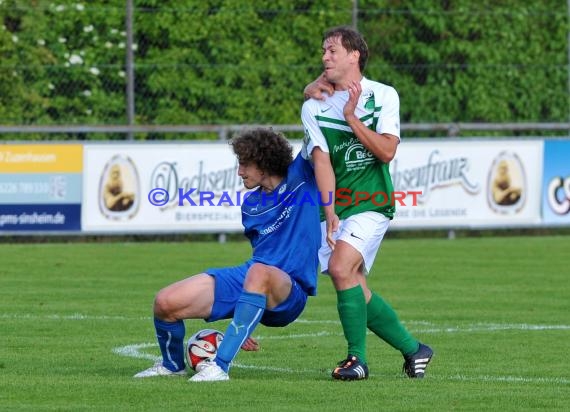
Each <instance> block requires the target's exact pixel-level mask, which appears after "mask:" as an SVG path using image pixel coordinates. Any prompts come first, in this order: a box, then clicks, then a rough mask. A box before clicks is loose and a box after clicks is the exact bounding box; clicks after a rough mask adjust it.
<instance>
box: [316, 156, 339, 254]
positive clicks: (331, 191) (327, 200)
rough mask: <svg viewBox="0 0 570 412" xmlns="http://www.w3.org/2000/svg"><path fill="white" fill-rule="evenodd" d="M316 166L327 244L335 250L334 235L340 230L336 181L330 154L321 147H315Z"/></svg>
mask: <svg viewBox="0 0 570 412" xmlns="http://www.w3.org/2000/svg"><path fill="white" fill-rule="evenodd" d="M312 156H313V162H314V166H315V179H316V180H317V186H318V188H319V193H320V196H321V203H322V204H323V205H324V206H323V211H324V214H325V220H326V223H327V243H328V244H329V246H330V248H331V249H333V250H334V247H335V245H336V241H335V240H334V238H333V233H334V232H336V231H337V230H338V225H339V219H338V216H337V215H336V213H335V210H334V200H335V199H334V196H335V185H336V179H335V175H334V171H333V168H332V165H331V160H330V157H329V154H328V153H326V152H323V151H322V150H321V149H320V147H315V149H313V152H312Z"/></svg>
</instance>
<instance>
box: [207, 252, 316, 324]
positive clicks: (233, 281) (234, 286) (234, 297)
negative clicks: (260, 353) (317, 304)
mask: <svg viewBox="0 0 570 412" xmlns="http://www.w3.org/2000/svg"><path fill="white" fill-rule="evenodd" d="M253 263H254V262H252V261H247V262H246V263H244V264H243V265H240V266H234V267H226V268H210V269H207V270H206V271H205V273H207V274H208V275H210V276H212V277H213V278H214V280H215V287H214V304H213V305H212V313H211V314H210V317H209V318H208V319H206V322H214V321H217V320H220V319H231V318H233V316H234V309H235V307H236V304H237V301H238V299H239V297H240V296H241V293H242V291H243V284H244V282H245V276H246V274H247V271H248V270H249V268H250V267H251V266H252V265H253ZM291 283H292V287H291V293H290V294H289V297H288V298H287V299H286V300H284V301H283V302H281V303H280V304H279V305H277V306H276V307H274V308H273V309H271V310H270V309H265V312H264V313H263V316H262V317H261V321H260V323H261V324H262V325H265V326H271V327H282V326H286V325H288V324H289V323H291V322H293V321H294V320H295V319H297V318H298V317H299V315H301V312H303V309H305V305H306V303H307V294H306V293H305V291H304V290H303V289H301V287H300V286H299V284H298V283H297V282H296V281H295V280H293V279H291Z"/></svg>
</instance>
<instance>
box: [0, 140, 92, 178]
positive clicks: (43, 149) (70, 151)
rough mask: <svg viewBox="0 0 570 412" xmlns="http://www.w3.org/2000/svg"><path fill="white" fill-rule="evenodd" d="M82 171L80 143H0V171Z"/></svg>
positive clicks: (81, 148) (81, 147)
mask: <svg viewBox="0 0 570 412" xmlns="http://www.w3.org/2000/svg"><path fill="white" fill-rule="evenodd" d="M82 171H83V146H82V145H78V144H70V145H62V144H58V145H55V144H54V145H47V144H38V145H36V144H27V145H23V144H22V145H12V144H8V145H0V173H53V172H56V173H81V172H82Z"/></svg>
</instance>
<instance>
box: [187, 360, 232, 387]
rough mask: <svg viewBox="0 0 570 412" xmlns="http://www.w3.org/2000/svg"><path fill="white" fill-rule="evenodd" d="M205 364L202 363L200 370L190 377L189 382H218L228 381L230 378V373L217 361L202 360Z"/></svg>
mask: <svg viewBox="0 0 570 412" xmlns="http://www.w3.org/2000/svg"><path fill="white" fill-rule="evenodd" d="M202 363H203V364H204V365H200V366H201V368H200V372H198V373H196V374H195V375H194V376H192V377H191V378H190V379H188V381H189V382H218V381H227V380H229V379H230V377H229V376H228V374H227V373H226V372H224V370H223V369H222V368H220V367H219V366H218V365H217V364H216V362H213V361H212V362H206V361H204V362H202Z"/></svg>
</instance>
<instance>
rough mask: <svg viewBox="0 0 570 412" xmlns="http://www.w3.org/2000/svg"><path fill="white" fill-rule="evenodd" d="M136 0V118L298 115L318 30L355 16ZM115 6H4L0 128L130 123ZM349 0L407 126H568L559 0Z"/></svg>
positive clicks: (276, 5)
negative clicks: (394, 91) (396, 96)
mask: <svg viewBox="0 0 570 412" xmlns="http://www.w3.org/2000/svg"><path fill="white" fill-rule="evenodd" d="M133 2H134V4H135V10H134V28H135V43H136V49H135V82H136V122H137V123H138V124H252V123H262V124H298V123H300V119H299V112H300V105H301V103H302V89H303V87H304V85H305V84H306V83H307V82H308V81H309V80H311V79H312V78H314V77H315V76H317V75H318V74H319V73H320V70H321V61H320V56H321V36H322V33H323V31H324V30H325V29H326V28H328V27H330V26H333V25H338V24H351V22H352V16H353V13H352V12H353V9H352V7H353V2H352V1H351V0H343V1H325V0H316V1H310V0H307V1H298V0H271V1H269V0H256V1H253V0H176V1H174V0H134V1H133ZM117 3H121V4H120V5H118V4H117ZM123 3H125V4H126V2H124V1H118V0H98V1H89V2H87V1H84V2H81V1H79V0H59V1H53V2H51V1H41V0H27V1H18V0H0V18H1V19H2V22H3V25H2V26H1V27H0V123H1V124H5V125H6V124H9V125H18V124H40V125H50V124H126V123H127V118H126V97H125V90H126V69H125V61H126V58H125V54H126V53H125V52H126V46H125V45H126V35H125V16H126V5H125V4H123ZM357 4H358V11H359V13H358V28H359V30H360V31H361V32H362V33H363V34H364V35H365V37H366V39H367V41H368V43H369V46H370V49H371V58H370V61H369V64H368V67H367V70H366V73H365V74H366V75H367V76H368V77H370V78H372V79H375V80H379V81H382V82H385V83H388V84H391V85H393V86H394V87H396V89H397V90H398V92H399V93H400V97H401V117H402V122H412V123H420V122H567V121H568V119H569V116H570V102H569V89H568V75H569V67H568V47H569V45H568V43H567V41H568V40H567V39H568V29H569V27H568V10H567V4H566V2H565V1H562V0H542V1H538V0H536V1H527V2H522V1H520V0H478V1H477V2H474V1H471V0H446V1H442V0H408V1H403V0H385V1H381V0H376V1H372V0H368V1H365V0H361V1H358V3H357ZM0 137H2V136H0ZM10 137H11V138H13V137H15V136H10ZM27 137H28V138H30V136H27ZM33 137H34V136H32V138H33ZM58 137H59V138H77V136H58ZM116 137H117V138H120V137H122V136H116ZM138 137H139V138H147V139H148V138H157V139H161V138H169V137H176V138H179V137H180V136H172V135H171V136H165V135H152V134H151V135H142V136H138ZM186 137H187V138H188V137H190V138H191V137H196V136H186ZM4 138H6V135H4ZM36 138H42V136H36ZM80 138H93V137H92V136H88V137H86V136H81V137H80ZM95 138H101V137H100V136H98V137H95Z"/></svg>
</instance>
